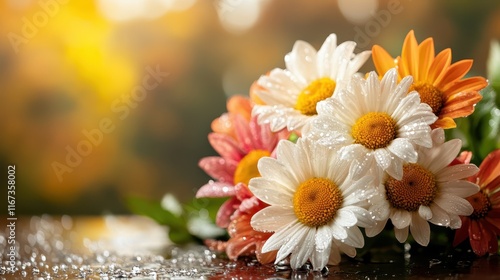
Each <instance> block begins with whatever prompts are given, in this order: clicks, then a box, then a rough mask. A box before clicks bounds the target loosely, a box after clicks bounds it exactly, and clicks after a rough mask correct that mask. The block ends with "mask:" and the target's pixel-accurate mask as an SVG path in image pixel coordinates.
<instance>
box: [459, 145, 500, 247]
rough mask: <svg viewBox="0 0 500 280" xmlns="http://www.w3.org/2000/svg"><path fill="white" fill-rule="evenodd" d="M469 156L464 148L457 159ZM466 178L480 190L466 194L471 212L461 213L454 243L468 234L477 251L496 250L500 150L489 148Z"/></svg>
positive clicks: (499, 225)
mask: <svg viewBox="0 0 500 280" xmlns="http://www.w3.org/2000/svg"><path fill="white" fill-rule="evenodd" d="M470 158H471V153H470V152H463V153H462V154H461V155H460V157H459V158H458V159H457V161H460V162H465V163H468V162H469V161H470ZM469 180H470V181H471V182H474V183H476V184H478V185H479V187H480V190H479V192H478V193H476V194H474V195H472V196H470V197H468V198H467V200H468V201H469V202H470V204H471V205H472V207H474V212H473V213H472V214H471V215H470V216H468V217H463V216H462V217H460V218H461V219H462V227H461V228H460V229H458V230H457V231H456V232H455V239H454V240H453V246H456V245H458V244H459V243H461V242H462V241H464V240H465V239H467V237H469V240H470V245H471V247H472V250H473V251H474V253H475V254H476V255H478V256H484V255H486V254H487V253H491V254H495V253H497V252H498V236H500V150H495V151H493V152H491V153H490V154H489V155H488V156H487V157H486V158H485V159H484V160H483V162H482V163H481V165H480V166H479V172H478V173H477V174H476V175H474V176H472V177H470V178H469Z"/></svg>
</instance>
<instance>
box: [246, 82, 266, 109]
mask: <svg viewBox="0 0 500 280" xmlns="http://www.w3.org/2000/svg"><path fill="white" fill-rule="evenodd" d="M261 90H264V88H263V87H262V86H260V85H259V84H258V83H257V81H255V82H253V83H252V85H251V86H250V99H251V100H252V101H253V103H254V104H258V105H265V104H266V103H265V102H264V101H262V100H261V99H260V98H259V96H258V95H257V92H258V91H261Z"/></svg>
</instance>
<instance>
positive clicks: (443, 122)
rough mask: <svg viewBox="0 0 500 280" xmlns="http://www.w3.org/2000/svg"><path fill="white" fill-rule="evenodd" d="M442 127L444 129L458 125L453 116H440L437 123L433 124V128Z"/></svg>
mask: <svg viewBox="0 0 500 280" xmlns="http://www.w3.org/2000/svg"><path fill="white" fill-rule="evenodd" d="M438 127H440V128H442V129H449V128H455V127H457V124H456V123H455V121H454V120H453V119H452V118H449V117H444V118H439V119H438V120H437V121H436V122H435V123H433V124H432V125H431V128H432V129H434V128H438Z"/></svg>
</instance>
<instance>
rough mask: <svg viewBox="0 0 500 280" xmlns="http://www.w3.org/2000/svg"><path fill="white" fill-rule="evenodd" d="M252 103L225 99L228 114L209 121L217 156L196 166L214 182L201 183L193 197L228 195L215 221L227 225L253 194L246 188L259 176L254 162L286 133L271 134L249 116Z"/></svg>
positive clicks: (270, 153) (271, 150)
mask: <svg viewBox="0 0 500 280" xmlns="http://www.w3.org/2000/svg"><path fill="white" fill-rule="evenodd" d="M252 106H253V104H252V103H251V102H250V101H249V100H248V99H247V98H243V97H240V96H236V97H232V98H230V99H229V100H228V113H226V114H223V115H222V116H221V117H220V118H218V119H216V120H215V121H214V122H213V123H212V129H213V130H214V131H215V132H212V133H210V134H209V135H208V140H209V142H210V144H211V145H212V147H213V148H214V149H215V151H217V153H218V154H219V155H220V156H210V157H205V158H203V159H201V160H200V162H199V166H200V167H201V168H202V169H203V170H204V171H205V172H206V173H207V174H208V175H210V176H211V177H212V178H214V179H215V181H210V182H208V183H207V184H205V185H204V186H202V187H201V188H200V189H199V190H198V192H197V194H196V197H197V198H200V197H230V199H229V200H227V201H226V202H225V203H224V204H223V205H222V206H221V207H220V209H219V211H218V213H217V219H216V223H217V225H218V226H220V227H222V228H226V227H228V226H229V223H230V220H231V216H232V215H233V214H234V213H235V211H236V210H237V209H238V207H239V205H240V204H241V203H242V201H243V200H244V199H247V198H250V197H252V196H253V194H252V193H251V192H250V191H249V190H248V187H247V184H248V181H250V179H252V178H254V177H259V176H260V174H259V171H258V169H257V162H258V161H259V159H260V158H262V157H266V156H271V155H272V153H273V151H274V149H275V148H276V145H277V144H278V141H279V140H281V139H286V138H287V137H288V134H289V133H288V132H286V131H283V132H279V133H273V132H271V130H270V129H269V126H268V125H259V124H258V123H257V120H256V118H252V117H250V114H251V110H252Z"/></svg>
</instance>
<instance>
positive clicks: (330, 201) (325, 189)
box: [293, 178, 343, 227]
mask: <svg viewBox="0 0 500 280" xmlns="http://www.w3.org/2000/svg"><path fill="white" fill-rule="evenodd" d="M342 201H343V197H342V193H341V192H340V189H339V188H338V187H337V185H335V183H334V182H332V181H331V180H329V179H326V178H312V179H309V180H307V181H305V182H303V183H302V184H300V186H299V187H298V188H297V191H296V192H295V195H294V196H293V210H294V211H295V215H296V216H297V218H298V220H299V221H300V222H301V223H303V224H305V225H307V226H309V227H319V226H323V225H326V224H328V223H329V222H330V221H331V220H333V218H334V217H335V214H336V213H337V210H339V208H340V206H342Z"/></svg>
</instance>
